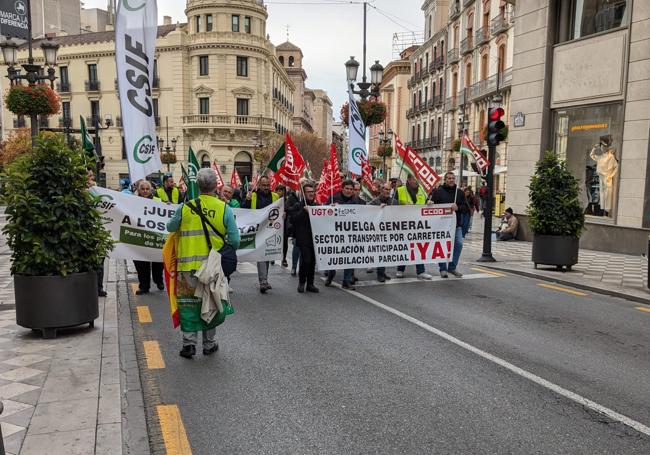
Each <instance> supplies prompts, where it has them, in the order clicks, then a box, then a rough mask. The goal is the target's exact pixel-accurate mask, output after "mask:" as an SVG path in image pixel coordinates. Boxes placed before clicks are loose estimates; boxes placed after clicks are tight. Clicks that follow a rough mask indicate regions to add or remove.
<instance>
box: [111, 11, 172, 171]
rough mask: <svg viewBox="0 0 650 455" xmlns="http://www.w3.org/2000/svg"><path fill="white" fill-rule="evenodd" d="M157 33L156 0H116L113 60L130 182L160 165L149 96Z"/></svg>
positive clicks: (151, 103) (157, 168)
mask: <svg viewBox="0 0 650 455" xmlns="http://www.w3.org/2000/svg"><path fill="white" fill-rule="evenodd" d="M157 34H158V6H157V5H156V0H120V1H119V3H118V7H117V19H116V22H115V60H116V63H117V80H118V84H119V92H120V107H121V109H122V124H123V128H124V142H125V144H126V156H127V158H128V162H129V174H130V175H131V181H132V182H137V181H138V180H140V179H142V178H145V177H146V176H147V175H149V174H151V173H153V172H158V171H159V170H160V168H162V163H161V162H160V153H159V151H158V146H157V142H156V123H155V118H154V111H153V101H152V99H151V88H152V77H153V66H154V53H155V51H156V36H157Z"/></svg>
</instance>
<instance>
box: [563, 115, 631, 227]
mask: <svg viewBox="0 0 650 455" xmlns="http://www.w3.org/2000/svg"><path fill="white" fill-rule="evenodd" d="M622 132H623V106H622V105H621V104H606V105H601V106H590V107H580V108H575V109H562V110H557V111H555V153H557V155H558V157H559V158H560V159H562V160H566V163H567V167H568V168H569V170H570V171H571V173H572V174H573V175H574V176H575V177H576V178H577V179H578V180H579V181H580V184H579V186H580V196H579V199H580V202H581V204H582V206H583V207H584V208H585V214H587V215H591V216H597V217H610V218H612V217H613V214H614V208H615V204H616V198H617V195H616V189H617V187H618V183H617V182H618V175H619V171H620V169H619V166H620V165H619V160H620V152H621V143H622V139H623V137H622ZM594 144H598V145H594Z"/></svg>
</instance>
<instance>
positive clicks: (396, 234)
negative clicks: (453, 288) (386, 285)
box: [309, 204, 456, 270]
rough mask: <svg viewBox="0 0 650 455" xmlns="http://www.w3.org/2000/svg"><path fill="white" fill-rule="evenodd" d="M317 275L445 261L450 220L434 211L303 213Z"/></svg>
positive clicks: (343, 208)
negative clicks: (310, 230)
mask: <svg viewBox="0 0 650 455" xmlns="http://www.w3.org/2000/svg"><path fill="white" fill-rule="evenodd" d="M309 218H310V220H311V226H312V235H313V239H314V250H315V252H316V261H317V262H316V265H317V267H318V270H335V269H354V268H364V267H391V266H397V265H413V264H435V263H441V262H448V261H449V260H451V254H452V252H453V249H454V232H455V230H456V215H455V213H454V212H453V211H452V209H451V204H444V205H442V204H441V205H435V206H422V205H419V206H416V205H413V206H388V207H384V208H381V207H377V206H369V205H366V206H363V205H354V206H352V205H337V206H319V207H310V208H309Z"/></svg>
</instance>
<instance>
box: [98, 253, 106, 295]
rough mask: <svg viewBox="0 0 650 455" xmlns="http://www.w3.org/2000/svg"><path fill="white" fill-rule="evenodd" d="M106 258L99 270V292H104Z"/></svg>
mask: <svg viewBox="0 0 650 455" xmlns="http://www.w3.org/2000/svg"><path fill="white" fill-rule="evenodd" d="M105 260H106V258H104V259H102V264H101V265H100V266H99V268H98V269H97V291H98V292H99V291H103V290H104V261H105Z"/></svg>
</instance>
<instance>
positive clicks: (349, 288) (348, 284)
mask: <svg viewBox="0 0 650 455" xmlns="http://www.w3.org/2000/svg"><path fill="white" fill-rule="evenodd" d="M343 289H348V290H350V291H354V290H355V289H356V288H355V287H354V286H353V285H352V284H351V283H343Z"/></svg>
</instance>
